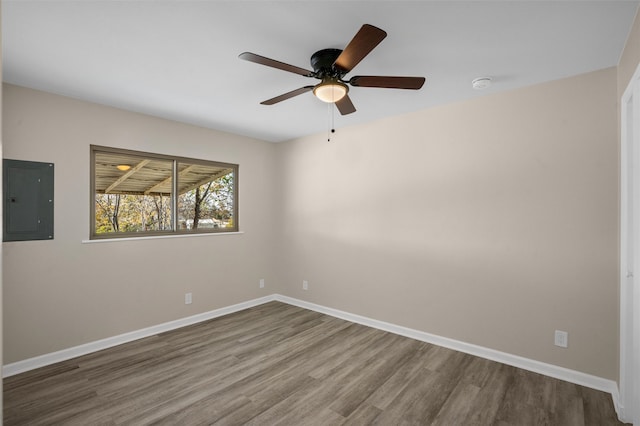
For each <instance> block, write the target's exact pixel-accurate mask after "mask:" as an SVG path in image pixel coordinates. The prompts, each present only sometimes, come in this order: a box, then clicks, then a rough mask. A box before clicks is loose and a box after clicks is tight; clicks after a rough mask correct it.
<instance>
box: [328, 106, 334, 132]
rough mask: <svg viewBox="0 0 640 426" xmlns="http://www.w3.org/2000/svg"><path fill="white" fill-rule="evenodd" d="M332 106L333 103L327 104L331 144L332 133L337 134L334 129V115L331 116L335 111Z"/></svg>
mask: <svg viewBox="0 0 640 426" xmlns="http://www.w3.org/2000/svg"><path fill="white" fill-rule="evenodd" d="M332 106H333V104H332V103H327V114H328V115H327V142H331V133H332V132H335V130H334V129H333V114H331V112H332V111H333V108H331V107H332Z"/></svg>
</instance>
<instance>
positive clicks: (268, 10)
mask: <svg viewBox="0 0 640 426" xmlns="http://www.w3.org/2000/svg"><path fill="white" fill-rule="evenodd" d="M637 7H638V0H634V1H621V0H606V1H575V0H574V1H540V0H537V1H478V0H476V1H467V2H462V1H237V0H236V1H178V0H175V1H133V0H131V1H55V0H47V1H22V0H4V1H2V44H3V46H2V49H3V78H4V81H6V82H8V83H12V84H17V85H21V86H27V87H32V88H36V89H41V90H45V91H49V92H53V93H58V94H62V95H66V96H71V97H74V98H79V99H84V100H88V101H93V102H98V103H102V104H106V105H112V106H115V107H119V108H124V109H128V110H133V111H139V112H144V113H148V114H152V115H155V116H159V117H165V118H169V119H174V120H178V121H183V122H187V123H192V124H196V125H200V126H204V127H209V128H214V129H220V130H225V131H229V132H232V133H237V134H242V135H247V136H252V137H255V138H259V139H263V140H268V141H274V142H277V141H283V140H288V139H292V138H295V137H299V136H303V135H309V134H314V133H324V132H326V131H327V128H328V124H329V119H330V116H329V113H328V111H329V110H328V107H327V104H324V103H322V102H320V101H319V100H317V99H316V98H315V97H314V96H313V95H312V94H311V93H306V94H304V95H301V96H298V97H295V98H292V99H289V100H287V101H284V102H282V103H279V104H276V105H273V106H263V105H260V104H259V103H260V102H261V101H263V100H266V99H269V98H271V97H274V96H276V95H280V94H282V93H285V92H288V91H290V90H293V89H297V88H299V87H302V86H305V85H309V84H314V82H316V80H311V79H308V78H305V77H302V76H300V75H296V74H292V73H289V72H285V71H280V70H276V69H273V68H268V67H265V66H261V65H257V64H255V63H251V62H246V61H242V60H240V59H238V55H239V54H240V53H242V52H244V51H250V52H253V53H257V54H259V55H262V56H267V57H270V58H273V59H276V60H279V61H282V62H286V63H289V64H292V65H296V66H299V67H302V68H307V69H311V66H310V64H309V58H310V56H311V54H312V53H314V52H315V51H317V50H320V49H324V48H344V47H345V46H346V44H347V43H348V42H349V40H351V38H352V37H353V36H354V34H355V33H356V32H357V30H358V29H359V28H360V26H361V25H362V24H364V23H368V24H372V25H375V26H377V27H380V28H382V29H383V30H385V31H386V32H387V33H388V36H387V38H386V39H385V40H384V41H383V42H382V43H381V44H380V45H379V46H378V47H376V48H375V49H374V50H373V52H371V54H370V55H369V56H367V57H366V58H365V59H364V60H363V61H362V62H361V63H360V64H359V65H357V66H356V67H355V69H354V70H353V71H352V72H351V73H350V74H348V75H347V77H351V76H353V75H409V76H426V77H427V82H426V84H425V86H424V87H423V88H422V89H421V90H419V91H413V90H394V89H377V88H362V87H355V88H352V89H351V91H350V93H349V95H350V97H351V99H352V101H353V103H354V105H355V106H356V108H357V111H356V112H355V113H354V114H351V115H347V116H340V114H339V113H338V112H337V111H335V114H334V116H335V118H334V119H335V127H336V128H337V129H338V131H339V128H340V127H344V126H349V125H352V124H356V123H364V122H367V121H371V120H375V119H378V118H382V117H385V116H392V115H398V114H402V113H406V112H409V111H415V110H420V109H425V108H430V107H433V106H436V105H441V104H445V103H450V102H454V101H459V100H463V99H469V98H472V97H475V96H482V95H485V94H488V93H496V92H498V91H503V90H509V89H513V88H517V87H522V86H528V85H531V84H535V83H539V82H544V81H549V80H555V79H559V78H563V77H567V76H571V75H576V74H581V73H584V72H589V71H593V70H597V69H602V68H606V67H610V66H615V65H617V63H618V60H619V57H620V54H621V52H622V49H623V47H624V43H625V41H626V38H627V35H628V34H629V30H630V27H631V25H632V22H633V19H634V16H635V13H636V10H637ZM483 76H490V77H492V79H493V82H494V84H493V86H492V87H491V88H489V89H487V90H485V91H482V92H479V91H474V90H473V89H472V88H471V80H472V79H474V78H476V77H483Z"/></svg>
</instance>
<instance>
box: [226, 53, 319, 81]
mask: <svg viewBox="0 0 640 426" xmlns="http://www.w3.org/2000/svg"><path fill="white" fill-rule="evenodd" d="M238 57H239V58H240V59H244V60H245V61H249V62H255V63H256V64H260V65H266V66H268V67H272V68H277V69H279V70H283V71H289V72H292V73H294V74H300V75H303V76H305V77H311V76H312V75H313V71H309V70H306V69H304V68H300V67H296V66H295V65H289V64H285V63H284V62H280V61H276V60H275V59H270V58H265V57H264V56H260V55H256V54H255V53H251V52H244V53H241V54H240V55H238Z"/></svg>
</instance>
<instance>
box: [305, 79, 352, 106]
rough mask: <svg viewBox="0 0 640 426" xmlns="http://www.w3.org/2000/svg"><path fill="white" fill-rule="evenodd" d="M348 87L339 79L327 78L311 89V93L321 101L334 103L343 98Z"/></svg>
mask: <svg viewBox="0 0 640 426" xmlns="http://www.w3.org/2000/svg"><path fill="white" fill-rule="evenodd" d="M348 91H349V88H348V87H347V85H346V84H344V83H340V82H339V81H334V80H328V81H323V82H322V83H320V84H318V85H317V86H316V87H315V89H313V94H314V95H316V97H317V98H318V99H320V100H321V101H322V102H328V103H334V102H338V101H339V100H340V99H342V98H344V97H345V95H346V94H347V92H348Z"/></svg>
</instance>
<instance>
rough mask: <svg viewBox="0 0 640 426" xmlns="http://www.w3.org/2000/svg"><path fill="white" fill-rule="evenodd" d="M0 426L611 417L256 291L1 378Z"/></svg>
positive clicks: (597, 421) (574, 396)
mask: <svg viewBox="0 0 640 426" xmlns="http://www.w3.org/2000/svg"><path fill="white" fill-rule="evenodd" d="M4 421H5V423H4V424H5V425H9V426H11V425H29V426H31V425H56V426H57V425H81V426H92V425H136V426H137V425H151V424H156V425H189V426H192V425H214V424H215V425H256V426H265V425H266V426H271V425H286V426H290V425H305V426H313V425H323V426H324V425H384V426H386V425H394V426H396V425H465V426H468V425H479V426H485V425H495V426H502V425H536V426H537V425H544V424H549V425H558V426H573V425H579V426H582V425H599V426H601V425H619V424H621V423H619V422H618V421H617V419H616V417H615V411H614V409H613V404H612V401H611V397H610V396H609V395H607V394H605V393H603V392H599V391H595V390H593V389H588V388H584V387H581V386H577V385H574V384H571V383H567V382H563V381H560V380H557V379H553V378H549V377H545V376H541V375H539V374H535V373H531V372H528V371H524V370H520V369H517V368H514V367H510V366H507V365H504V364H500V363H497V362H493V361H489V360H486V359H481V358H477V357H473V356H471V355H468V354H464V353H461V352H456V351H453V350H451V349H446V348H443V347H439V346H435V345H431V344H428V343H424V342H419V341H416V340H412V339H409V338H405V337H402V336H398V335H394V334H391V333H388V332H384V331H380V330H376V329H372V328H369V327H366V326H363V325H360V324H354V323H350V322H347V321H344V320H341V319H338V318H334V317H330V316H327V315H324V314H321V313H318V312H314V311H309V310H306V309H302V308H299V307H296V306H292V305H287V304H284V303H280V302H270V303H266V304H263V305H260V306H256V307H253V308H250V309H246V310H243V311H240V312H236V313H233V314H230V315H226V316H222V317H219V318H214V319H211V320H208V321H204V322H202V323H198V324H194V325H192V326H188V327H184V328H181V329H177V330H172V331H169V332H166V333H161V334H158V335H156V336H150V337H147V338H144V339H140V340H137V341H135V342H130V343H127V344H124V345H120V346H116V347H113V348H109V349H105V350H102V351H99V352H95V353H92V354H88V355H85V356H82V357H78V358H75V359H72V360H68V361H64V362H61V363H59V364H55V365H51V366H48V367H44V368H40V369H37V370H34V371H30V372H26V373H23V374H19V375H16V376H12V377H8V378H6V379H5V380H4Z"/></svg>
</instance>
